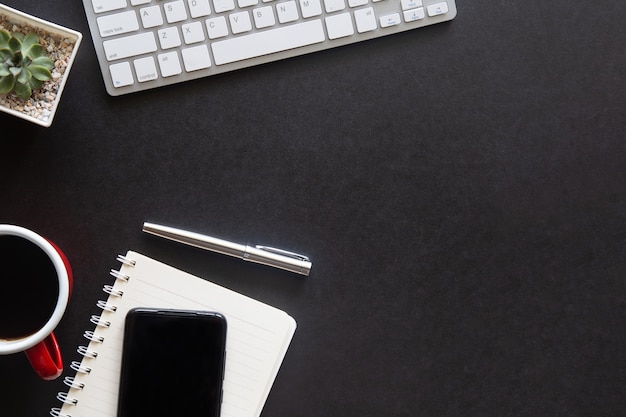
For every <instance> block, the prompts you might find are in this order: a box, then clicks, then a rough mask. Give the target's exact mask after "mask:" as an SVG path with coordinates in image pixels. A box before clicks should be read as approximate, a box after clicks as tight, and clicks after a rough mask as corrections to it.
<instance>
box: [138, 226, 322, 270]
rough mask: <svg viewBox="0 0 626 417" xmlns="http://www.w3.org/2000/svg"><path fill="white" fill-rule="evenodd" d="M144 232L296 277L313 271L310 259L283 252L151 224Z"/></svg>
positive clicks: (145, 227) (144, 227)
mask: <svg viewBox="0 0 626 417" xmlns="http://www.w3.org/2000/svg"><path fill="white" fill-rule="evenodd" d="M143 231H144V232H146V233H150V234H152V235H155V236H160V237H163V238H165V239H169V240H173V241H175V242H180V243H184V244H186V245H190V246H195V247H197V248H201V249H206V250H209V251H212V252H217V253H222V254H224V255H229V256H234V257H236V258H241V259H243V260H244V261H250V262H256V263H259V264H263V265H269V266H273V267H276V268H280V269H284V270H287V271H291V272H295V273H296V274H302V275H309V272H310V271H311V260H310V259H309V258H308V257H306V256H304V255H298V254H297V253H293V252H289V251H286V250H282V249H276V248H271V247H268V246H259V245H257V246H249V245H242V244H239V243H234V242H229V241H227V240H223V239H218V238H216V237H211V236H206V235H202V234H200V233H194V232H189V231H187V230H181V229H177V228H175V227H169V226H163V225H160V224H155V223H148V222H144V224H143Z"/></svg>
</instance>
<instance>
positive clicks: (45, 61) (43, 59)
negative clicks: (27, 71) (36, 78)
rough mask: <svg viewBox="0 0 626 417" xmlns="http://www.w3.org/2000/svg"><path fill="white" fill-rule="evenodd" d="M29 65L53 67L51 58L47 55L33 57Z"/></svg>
mask: <svg viewBox="0 0 626 417" xmlns="http://www.w3.org/2000/svg"><path fill="white" fill-rule="evenodd" d="M31 65H38V66H40V67H45V68H48V69H50V70H51V69H52V68H53V67H54V62H52V60H51V59H50V58H48V57H47V56H40V57H37V58H35V59H33V62H32V63H31Z"/></svg>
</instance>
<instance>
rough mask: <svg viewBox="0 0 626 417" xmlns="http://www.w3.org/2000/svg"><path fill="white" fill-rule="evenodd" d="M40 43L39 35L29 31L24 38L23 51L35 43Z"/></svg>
mask: <svg viewBox="0 0 626 417" xmlns="http://www.w3.org/2000/svg"><path fill="white" fill-rule="evenodd" d="M37 44H39V36H37V35H35V34H34V33H29V34H28V35H26V37H25V38H24V39H23V40H22V51H28V50H29V49H30V48H31V47H32V46H33V45H37Z"/></svg>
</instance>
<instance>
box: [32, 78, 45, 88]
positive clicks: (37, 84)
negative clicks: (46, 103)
mask: <svg viewBox="0 0 626 417" xmlns="http://www.w3.org/2000/svg"><path fill="white" fill-rule="evenodd" d="M28 84H29V85H30V89H31V90H39V89H40V88H41V85H42V84H43V82H42V81H39V80H38V79H37V78H35V77H31V78H30V80H29V81H28Z"/></svg>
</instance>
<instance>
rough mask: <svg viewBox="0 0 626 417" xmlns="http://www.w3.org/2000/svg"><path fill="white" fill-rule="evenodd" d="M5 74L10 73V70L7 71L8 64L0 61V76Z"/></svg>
mask: <svg viewBox="0 0 626 417" xmlns="http://www.w3.org/2000/svg"><path fill="white" fill-rule="evenodd" d="M7 75H11V71H9V65H8V64H6V63H4V62H1V63H0V77H6V76H7Z"/></svg>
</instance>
